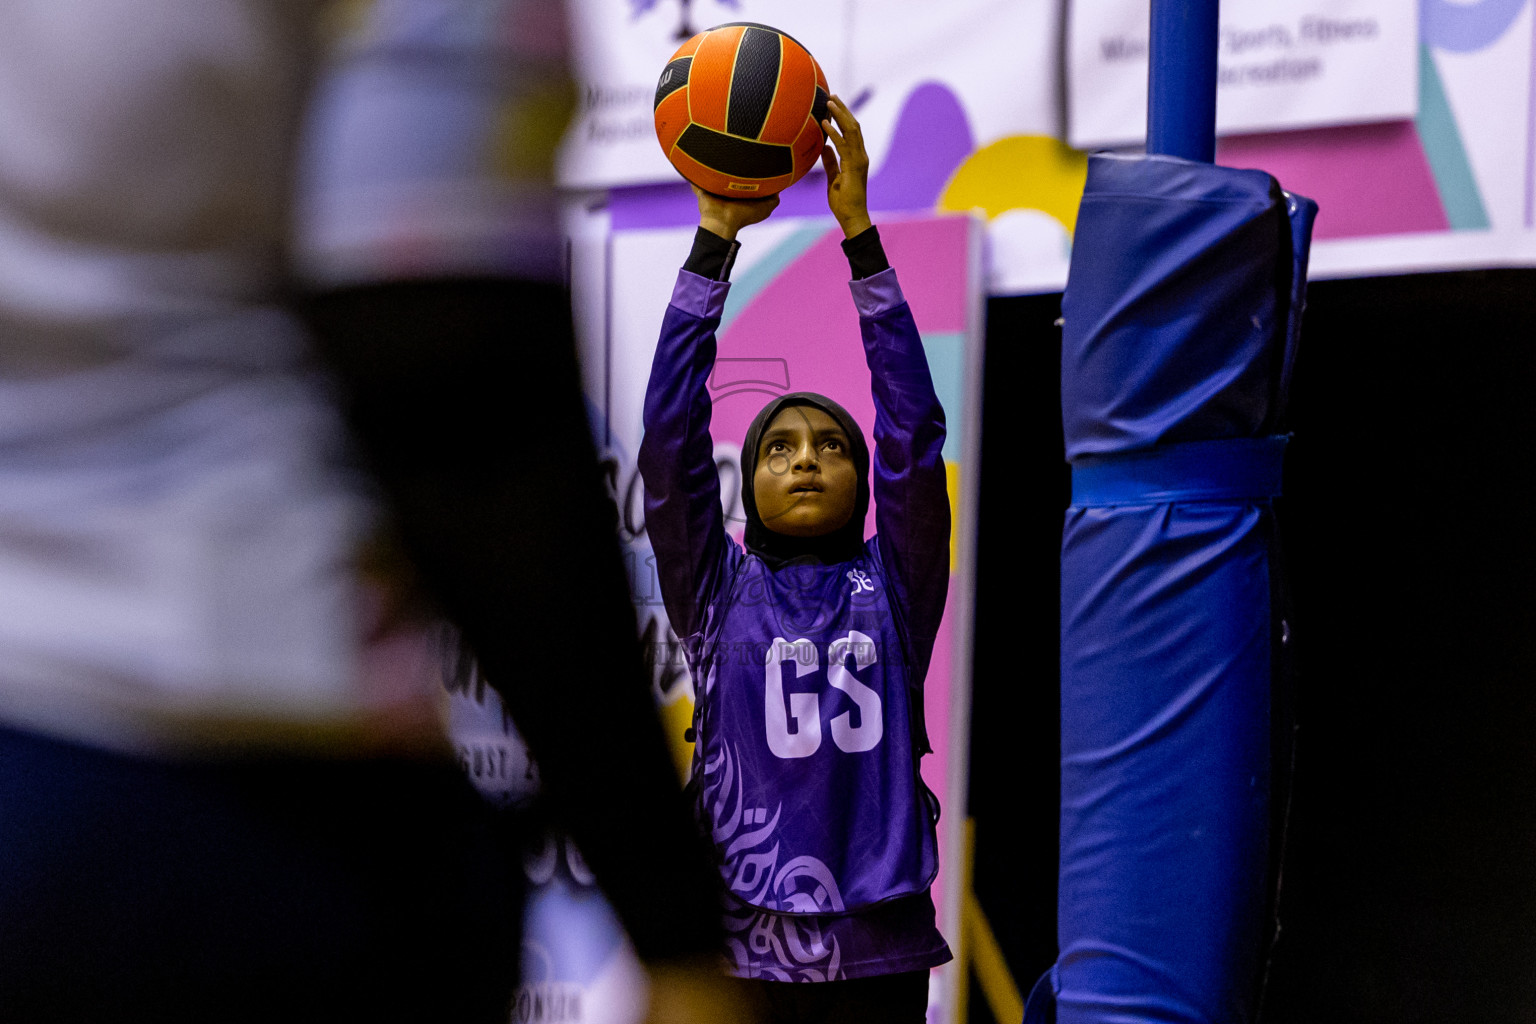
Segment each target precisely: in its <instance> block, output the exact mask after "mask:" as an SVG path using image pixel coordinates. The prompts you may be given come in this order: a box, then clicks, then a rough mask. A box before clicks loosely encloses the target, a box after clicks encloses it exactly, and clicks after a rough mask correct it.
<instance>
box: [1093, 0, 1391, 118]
mask: <svg viewBox="0 0 1536 1024" xmlns="http://www.w3.org/2000/svg"><path fill="white" fill-rule="evenodd" d="M1150 12H1151V3H1150V0H1073V2H1072V3H1071V5H1070V14H1069V17H1068V20H1067V76H1068V77H1067V99H1068V126H1067V141H1068V142H1070V143H1071V144H1072V145H1073V146H1076V147H1077V148H1079V149H1094V148H1102V147H1106V146H1124V145H1138V144H1140V143H1141V142H1142V141H1143V140H1144V139H1145V138H1146V134H1147V56H1148V47H1149V36H1150V27H1149V26H1150V19H1151V13H1150ZM1219 31H1220V35H1219V41H1218V51H1217V83H1216V89H1217V99H1216V129H1217V132H1218V133H1219V134H1223V135H1228V134H1238V133H1247V132H1272V131H1284V130H1288V129H1293V128H1316V127H1321V126H1324V125H1340V124H1364V123H1369V122H1373V121H1396V120H1407V119H1411V118H1412V117H1413V116H1414V115H1415V114H1417V113H1418V88H1419V77H1418V5H1417V3H1415V2H1414V0H1222V3H1221V21H1220V30H1219Z"/></svg>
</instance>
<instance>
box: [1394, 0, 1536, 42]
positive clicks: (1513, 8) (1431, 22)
mask: <svg viewBox="0 0 1536 1024" xmlns="http://www.w3.org/2000/svg"><path fill="white" fill-rule="evenodd" d="M1420 3H1421V4H1422V5H1423V6H1421V7H1420V8H1419V33H1420V35H1421V36H1422V38H1423V40H1424V42H1425V43H1427V44H1429V45H1430V46H1433V47H1435V48H1436V49H1439V50H1450V51H1452V52H1453V53H1474V52H1476V51H1478V50H1481V49H1483V48H1484V47H1487V46H1489V45H1491V44H1492V43H1494V42H1495V41H1497V40H1498V38H1499V37H1500V36H1502V35H1503V34H1504V33H1505V32H1507V31H1508V30H1509V26H1510V25H1512V24H1513V23H1514V20H1515V17H1516V16H1517V15H1519V13H1520V11H1521V10H1522V9H1524V7H1525V5H1526V3H1527V0H1479V2H1478V3H1452V2H1450V0H1420Z"/></svg>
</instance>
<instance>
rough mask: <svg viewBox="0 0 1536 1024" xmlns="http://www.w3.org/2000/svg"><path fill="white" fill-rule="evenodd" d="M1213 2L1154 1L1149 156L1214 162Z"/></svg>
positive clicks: (1204, 0)
mask: <svg viewBox="0 0 1536 1024" xmlns="http://www.w3.org/2000/svg"><path fill="white" fill-rule="evenodd" d="M1218 6H1219V5H1218V3H1217V0H1152V36H1151V44H1150V53H1149V62H1148V69H1147V152H1148V153H1154V154H1158V155H1161V156H1177V157H1183V158H1184V159H1186V160H1198V161H1200V162H1202V163H1212V162H1214V161H1215V159H1216V44H1217V39H1218V37H1217V30H1216V16H1217V8H1218Z"/></svg>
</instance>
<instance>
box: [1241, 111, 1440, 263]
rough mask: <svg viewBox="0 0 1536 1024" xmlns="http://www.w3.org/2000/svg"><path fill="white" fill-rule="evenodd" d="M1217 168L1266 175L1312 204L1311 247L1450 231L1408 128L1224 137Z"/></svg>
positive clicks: (1407, 124) (1402, 124) (1392, 124)
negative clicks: (1314, 207)
mask: <svg viewBox="0 0 1536 1024" xmlns="http://www.w3.org/2000/svg"><path fill="white" fill-rule="evenodd" d="M1216 161H1217V163H1220V164H1225V165H1227V166H1229V167H1255V168H1258V169H1260V170H1264V171H1268V172H1269V173H1270V174H1272V175H1274V176H1275V178H1277V179H1278V180H1279V181H1280V183H1281V184H1282V185H1283V186H1284V187H1285V188H1286V189H1288V190H1290V191H1293V192H1296V193H1299V194H1301V195H1304V196H1308V197H1310V198H1312V199H1315V200H1317V204H1318V215H1317V226H1316V228H1315V229H1314V231H1313V233H1312V237H1313V238H1315V239H1325V238H1359V237H1362V236H1365V235H1400V234H1408V233H1411V232H1419V231H1445V230H1447V229H1448V228H1449V227H1450V222H1449V220H1448V218H1447V217H1446V214H1445V206H1444V204H1443V203H1442V202H1441V200H1440V190H1439V188H1438V187H1437V186H1436V184H1435V177H1434V173H1433V172H1432V171H1431V169H1430V166H1429V159H1428V158H1427V157H1426V156H1425V155H1424V146H1423V144H1422V143H1421V142H1420V141H1419V134H1418V130H1417V129H1416V128H1415V127H1414V124H1413V122H1412V121H1389V122H1385V123H1382V124H1366V125H1350V126H1347V127H1340V128H1313V129H1309V130H1306V131H1295V132H1281V133H1274V134H1264V135H1233V136H1228V137H1227V138H1224V139H1220V140H1218V142H1217V146H1216Z"/></svg>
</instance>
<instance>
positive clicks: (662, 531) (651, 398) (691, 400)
mask: <svg viewBox="0 0 1536 1024" xmlns="http://www.w3.org/2000/svg"><path fill="white" fill-rule="evenodd" d="M729 290H730V286H729V285H728V284H727V283H726V282H724V281H711V280H709V279H707V278H703V277H700V276H699V275H697V274H692V273H689V272H688V271H686V270H684V271H681V272H680V273H679V274H678V275H677V285H676V287H675V288H674V289H673V291H672V302H671V304H670V305H668V306H667V313H666V316H665V318H664V319H663V320H662V325H661V339H660V341H658V342H657V343H656V357H655V359H654V360H653V361H652V363H651V379H650V383H649V384H647V385H646V389H645V413H644V422H645V437H644V439H643V440H642V441H641V443H640V456H639V465H640V475H641V477H642V479H644V481H645V523H646V532H647V533H648V534H649V535H650V540H651V548H652V550H654V551H655V553H656V568H657V571H658V572H659V573H660V577H661V595H662V600H663V601H665V602H666V606H667V617H668V619H669V620H670V621H671V623H672V629H673V631H674V632H676V633H677V635H678V636H679V637H680V638H682V639H684V640H686V639H688V638H689V637H692V636H695V635H697V634H698V633H699V632H700V631H701V630H702V629H703V627H704V620H705V613H706V610H707V608H708V602H709V600H710V599H711V597H713V595H714V593H715V589H716V587H717V586H718V584H719V581H720V577H721V574H722V573H723V571H724V565H725V559H726V557H727V551H728V549H729V548H730V547H731V542H730V541H729V540H728V539H727V537H726V535H725V523H724V519H723V515H722V513H721V511H720V477H719V473H718V471H717V470H716V469H715V455H714V443H713V442H712V441H711V440H710V436H709V417H710V410H711V402H710V397H709V389H708V387H707V384H708V381H709V375H710V373H711V371H712V370H713V369H714V365H715V329H716V328H717V327H719V325H720V315H721V312H722V310H723V308H724V306H725V296H726V293H727V292H728V291H729Z"/></svg>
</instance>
